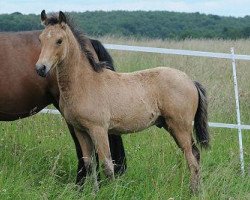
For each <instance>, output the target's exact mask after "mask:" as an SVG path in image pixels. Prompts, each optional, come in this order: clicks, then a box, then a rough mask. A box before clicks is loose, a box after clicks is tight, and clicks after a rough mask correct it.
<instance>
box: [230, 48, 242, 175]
mask: <svg viewBox="0 0 250 200" xmlns="http://www.w3.org/2000/svg"><path fill="white" fill-rule="evenodd" d="M231 54H232V67H233V80H234V94H235V105H236V114H237V128H238V138H239V148H240V165H241V172H242V174H244V173H245V169H244V152H243V143H242V132H241V120H240V103H239V92H238V82H237V73H236V63H235V55H234V48H233V47H232V48H231Z"/></svg>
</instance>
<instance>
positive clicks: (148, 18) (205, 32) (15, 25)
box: [0, 11, 250, 40]
mask: <svg viewBox="0 0 250 200" xmlns="http://www.w3.org/2000/svg"><path fill="white" fill-rule="evenodd" d="M69 15H70V16H71V17H72V18H73V19H74V22H75V24H77V26H78V28H79V29H80V30H84V32H85V33H86V34H88V35H91V36H104V35H114V36H125V37H136V38H159V39H177V40H178V39H186V38H222V39H239V38H248V37H250V16H245V17H240V18H236V17H222V16H217V15H206V14H201V13H198V12H197V13H179V12H168V11H109V12H105V11H94V12H89V11H87V12H71V13H69ZM42 28H43V27H42V26H41V24H40V15H35V14H29V15H23V14H21V13H19V12H15V13H12V14H1V15H0V31H27V30H37V29H42Z"/></svg>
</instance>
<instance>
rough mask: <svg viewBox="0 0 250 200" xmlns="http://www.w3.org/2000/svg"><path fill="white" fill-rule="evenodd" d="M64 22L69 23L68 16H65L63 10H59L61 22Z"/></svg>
mask: <svg viewBox="0 0 250 200" xmlns="http://www.w3.org/2000/svg"><path fill="white" fill-rule="evenodd" d="M62 23H65V24H66V23H67V19H66V16H65V14H64V13H63V12H62V11H60V12H59V24H62Z"/></svg>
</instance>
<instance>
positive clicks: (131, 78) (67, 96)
mask: <svg viewBox="0 0 250 200" xmlns="http://www.w3.org/2000/svg"><path fill="white" fill-rule="evenodd" d="M41 20H42V23H43V24H45V30H44V31H43V32H42V34H41V35H40V36H39V38H40V41H41V45H42V50H41V54H40V56H39V60H38V61H37V63H36V69H37V72H38V74H39V75H40V76H43V77H47V75H48V74H49V71H50V70H52V71H54V70H56V73H57V81H58V85H59V90H60V104H59V106H60V110H61V111H62V114H63V116H64V117H65V119H66V121H67V122H68V123H69V124H71V125H72V126H73V127H74V130H75V133H76V137H77V138H78V140H79V142H80V145H81V148H82V152H83V156H84V162H85V164H86V168H87V169H91V168H92V165H93V162H92V158H91V157H92V155H94V151H96V152H97V154H98V156H99V160H100V162H101V163H102V166H103V169H104V173H105V175H106V176H107V177H108V178H110V179H113V178H114V166H113V163H112V159H111V154H110V150H109V141H108V135H109V134H121V133H134V132H137V131H140V130H143V129H145V128H148V127H149V126H152V125H156V126H158V127H164V128H165V129H166V130H167V131H168V132H169V133H170V134H171V135H172V136H173V138H174V139H175V141H176V143H177V144H178V146H179V147H180V148H181V149H182V150H183V152H184V154H185V158H186V160H187V163H188V166H189V169H190V172H191V176H190V186H191V189H192V191H193V192H195V191H197V189H198V183H199V177H200V168H199V150H198V148H197V147H196V145H195V143H194V140H193V137H192V132H193V125H192V121H194V129H195V132H196V138H197V141H198V143H200V145H201V146H202V147H208V146H209V134H208V130H207V127H208V126H207V125H208V124H207V98H206V95H205V89H204V88H203V87H202V86H201V84H199V83H198V82H193V81H192V80H191V79H190V78H189V77H188V76H187V75H186V74H185V73H183V72H181V71H179V70H176V69H172V68H168V67H158V68H154V69H148V70H143V71H138V72H134V73H117V72H113V71H110V70H107V69H105V68H103V67H104V66H105V63H101V62H99V63H95V62H93V60H92V59H91V56H90V55H89V54H86V49H85V47H84V46H83V45H82V44H83V43H84V41H82V40H81V38H80V37H78V34H77V33H76V32H75V31H74V27H73V26H72V25H71V24H70V23H68V21H67V17H66V16H65V15H64V13H63V12H61V11H60V12H59V17H58V18H55V19H54V20H53V22H52V21H51V19H48V18H47V16H46V14H45V11H42V13H41ZM96 180H97V179H96V177H95V182H94V183H95V184H94V185H95V189H98V183H97V181H96Z"/></svg>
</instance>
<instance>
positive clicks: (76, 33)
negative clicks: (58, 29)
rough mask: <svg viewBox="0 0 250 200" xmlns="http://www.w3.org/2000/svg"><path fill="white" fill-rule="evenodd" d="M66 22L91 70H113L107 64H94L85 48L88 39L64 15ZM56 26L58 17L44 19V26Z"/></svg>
mask: <svg viewBox="0 0 250 200" xmlns="http://www.w3.org/2000/svg"><path fill="white" fill-rule="evenodd" d="M66 21H67V25H68V26H69V27H70V29H71V31H72V33H73V34H74V36H75V38H76V40H77V42H78V43H79V46H80V49H81V51H82V52H83V53H84V54H85V56H86V57H87V59H88V61H89V63H90V65H91V67H92V68H93V70H94V71H96V72H100V71H102V69H103V68H108V69H112V68H113V67H112V64H109V63H108V62H96V61H95V59H94V56H93V54H92V52H90V51H89V50H88V49H87V47H86V45H87V40H88V38H87V37H85V35H84V33H83V32H81V31H79V30H77V28H76V26H75V25H74V24H73V20H72V19H71V18H70V17H69V16H68V15H66ZM56 24H59V18H58V15H56V14H51V16H50V17H48V18H47V19H46V22H45V25H46V26H47V25H52V26H53V25H56Z"/></svg>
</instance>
